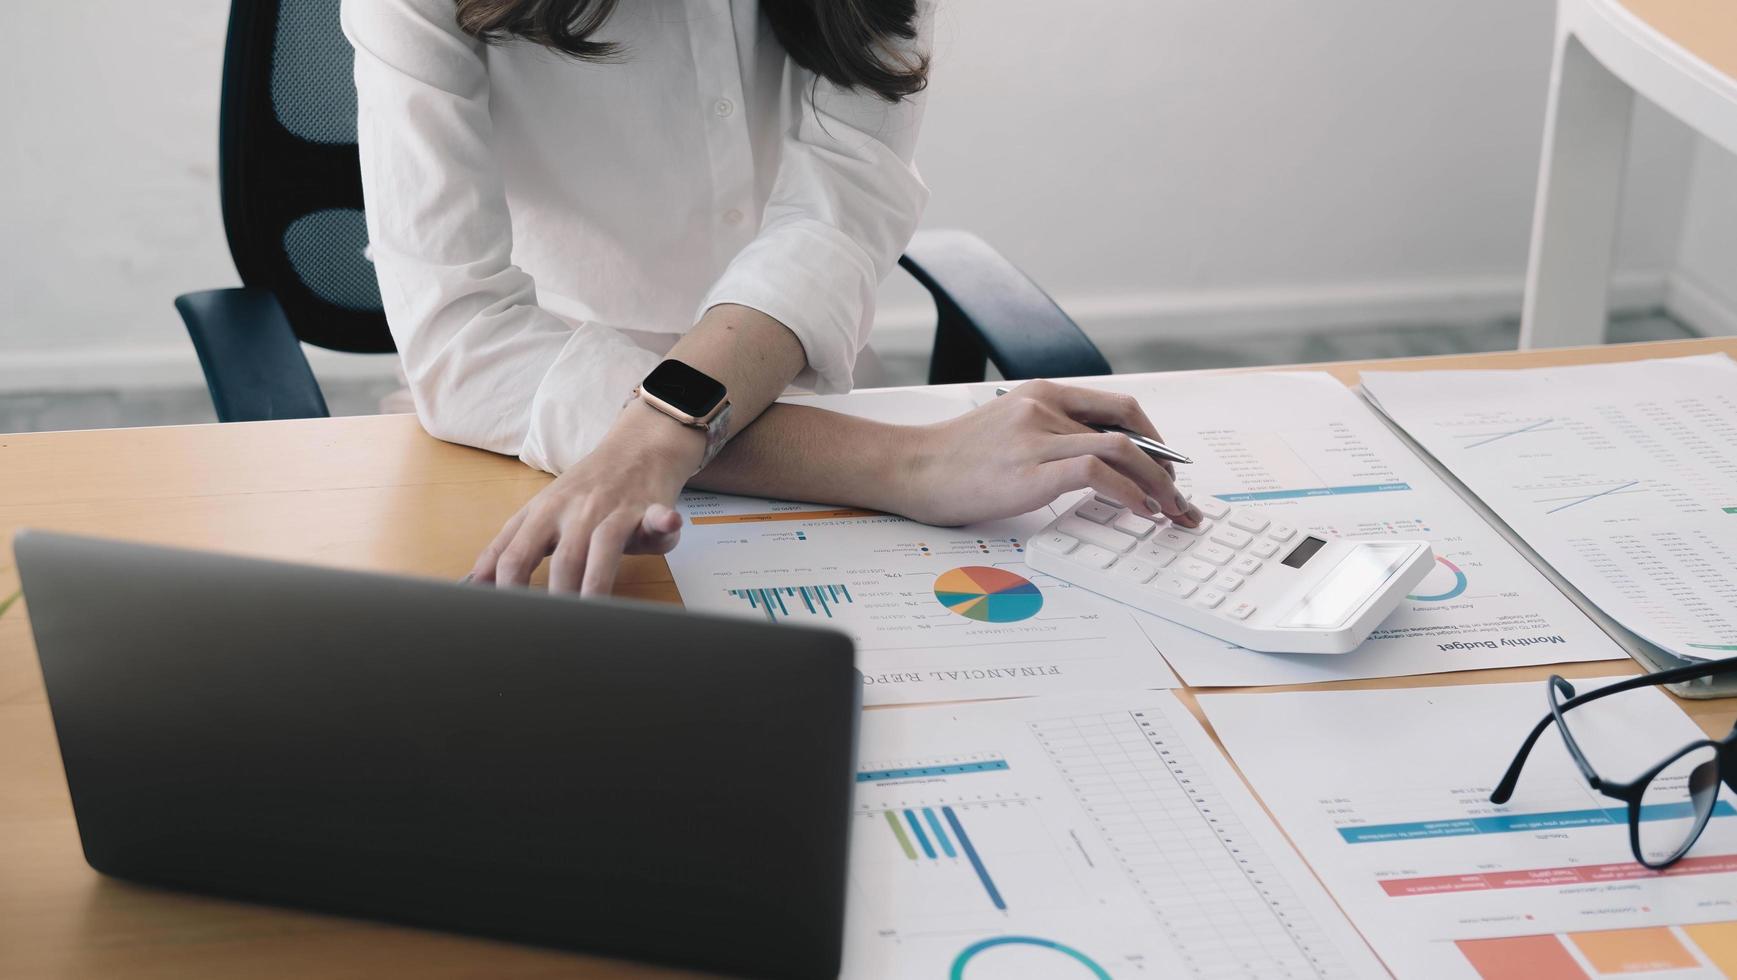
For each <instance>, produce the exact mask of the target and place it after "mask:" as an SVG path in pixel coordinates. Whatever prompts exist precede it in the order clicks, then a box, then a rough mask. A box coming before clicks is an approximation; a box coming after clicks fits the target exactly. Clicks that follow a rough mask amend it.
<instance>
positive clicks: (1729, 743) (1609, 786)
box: [1490, 657, 1737, 871]
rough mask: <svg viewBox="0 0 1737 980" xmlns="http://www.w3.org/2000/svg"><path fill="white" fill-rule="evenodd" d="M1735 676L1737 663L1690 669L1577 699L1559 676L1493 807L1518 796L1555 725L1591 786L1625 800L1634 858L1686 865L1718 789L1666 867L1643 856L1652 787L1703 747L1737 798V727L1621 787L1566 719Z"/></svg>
mask: <svg viewBox="0 0 1737 980" xmlns="http://www.w3.org/2000/svg"><path fill="white" fill-rule="evenodd" d="M1731 673H1737V657H1732V658H1728V659H1725V660H1710V661H1707V662H1705V663H1696V664H1689V665H1687V666H1684V667H1674V668H1672V669H1670V670H1661V671H1657V672H1655V673H1651V674H1640V675H1637V676H1635V677H1630V678H1628V679H1626V680H1622V681H1618V682H1617V683H1615V684H1609V685H1606V686H1604V687H1601V688H1599V689H1598V690H1596V691H1588V692H1587V693H1585V694H1576V693H1575V691H1574V685H1573V684H1571V683H1569V682H1568V680H1567V679H1566V678H1564V677H1562V676H1561V675H1559V674H1552V675H1551V676H1550V680H1549V682H1548V683H1549V698H1550V713H1549V714H1547V715H1545V716H1544V717H1543V718H1542V719H1540V720H1539V721H1538V724H1536V725H1533V726H1532V731H1531V732H1530V733H1528V734H1527V735H1526V740H1525V741H1524V742H1521V743H1520V751H1519V752H1517V753H1515V755H1514V761H1513V762H1511V763H1509V764H1508V771H1507V772H1505V773H1503V774H1502V781H1501V782H1500V783H1497V784H1496V789H1495V791H1494V792H1492V793H1491V794H1490V802H1491V803H1495V804H1498V805H1500V804H1503V803H1506V802H1508V800H1509V799H1510V798H1511V797H1512V796H1513V795H1514V787H1515V786H1517V785H1518V784H1519V782H1520V770H1521V769H1523V768H1525V765H1526V757H1527V756H1529V755H1530V754H1531V753H1532V746H1533V745H1535V744H1537V742H1538V738H1539V736H1541V735H1543V734H1544V730H1545V729H1546V728H1549V727H1550V725H1551V723H1552V722H1554V723H1555V725H1556V730H1557V731H1559V732H1561V733H1562V744H1563V745H1564V746H1566V747H1567V749H1568V754H1569V756H1570V757H1572V758H1573V759H1574V764H1575V765H1577V766H1579V767H1580V773H1581V775H1583V776H1585V777H1586V781H1587V783H1588V784H1590V785H1591V786H1592V788H1593V789H1595V790H1598V791H1599V792H1600V793H1603V794H1604V795H1605V796H1608V797H1610V798H1611V799H1613V800H1621V801H1622V802H1623V803H1625V804H1627V805H1628V843H1629V849H1630V850H1631V851H1633V852H1634V858H1635V860H1636V861H1639V862H1640V863H1641V864H1642V865H1644V866H1645V867H1648V868H1651V869H1652V870H1654V871H1662V870H1664V869H1665V868H1668V867H1670V866H1671V865H1673V864H1676V863H1677V862H1678V861H1680V860H1682V858H1683V855H1685V854H1687V853H1689V849H1690V848H1692V847H1694V846H1695V842H1696V841H1697V840H1699V839H1700V837H1701V831H1703V830H1705V829H1706V827H1707V822H1708V821H1709V820H1711V819H1712V816H1713V811H1714V810H1715V809H1717V808H1718V805H1719V798H1718V793H1717V787H1715V792H1714V796H1713V805H1712V806H1710V807H1708V808H1707V812H1706V814H1704V815H1702V816H1701V818H1700V822H1699V823H1697V824H1696V825H1695V829H1694V832H1693V833H1691V834H1689V835H1688V836H1687V837H1686V838H1685V839H1684V841H1683V846H1682V847H1681V848H1679V849H1678V850H1677V851H1676V852H1675V853H1674V854H1672V855H1671V856H1670V857H1668V858H1666V859H1665V860H1663V861H1649V860H1647V857H1646V855H1645V853H1643V852H1642V851H1641V844H1640V825H1641V798H1642V797H1643V796H1644V795H1645V794H1646V790H1647V786H1648V785H1650V784H1651V783H1652V781H1653V779H1655V778H1656V777H1657V776H1658V775H1659V773H1661V772H1664V771H1665V770H1666V769H1668V768H1670V766H1671V765H1672V764H1673V763H1675V762H1676V761H1677V760H1679V759H1681V758H1682V757H1683V756H1685V755H1688V754H1689V753H1690V752H1694V751H1695V750H1697V749H1700V748H1703V747H1708V748H1711V749H1712V750H1713V751H1714V753H1715V759H1716V760H1717V762H1718V766H1719V780H1720V782H1723V783H1724V784H1725V787H1726V788H1727V789H1729V790H1730V791H1731V792H1732V793H1737V724H1734V725H1733V726H1732V727H1731V734H1729V735H1726V736H1725V737H1724V739H1722V740H1718V741H1715V740H1714V739H1710V738H1702V739H1696V740H1695V741H1693V742H1690V743H1689V744H1688V745H1685V746H1683V747H1682V748H1680V749H1678V750H1677V751H1675V752H1672V753H1671V754H1670V755H1669V756H1667V757H1666V758H1665V760H1664V761H1663V762H1660V763H1659V764H1658V765H1656V766H1654V767H1652V768H1651V769H1648V770H1647V771H1646V772H1644V773H1641V774H1640V775H1639V776H1638V777H1636V778H1635V779H1634V780H1633V781H1632V782H1627V783H1617V782H1611V781H1610V780H1607V779H1604V778H1602V777H1600V776H1599V775H1598V772H1597V770H1595V769H1593V768H1592V763H1590V762H1588V761H1587V759H1586V753H1585V752H1583V751H1582V750H1581V748H1580V743H1579V742H1578V741H1577V740H1576V739H1575V738H1574V733H1573V732H1571V731H1569V729H1568V725H1567V723H1566V722H1564V720H1563V717H1562V716H1563V715H1564V714H1566V713H1567V712H1568V711H1569V710H1570V709H1573V708H1578V707H1579V706H1581V705H1583V704H1587V703H1589V702H1592V701H1597V700H1598V699H1599V698H1604V697H1609V696H1611V695H1613V694H1621V693H1623V692H1624V691H1633V690H1635V689H1637V688H1642V687H1654V686H1656V685H1659V684H1677V683H1680V682H1683V681H1692V680H1698V679H1700V678H1703V677H1718V676H1721V675H1724V674H1731ZM1559 696H1561V697H1566V700H1561V699H1560V697H1559Z"/></svg>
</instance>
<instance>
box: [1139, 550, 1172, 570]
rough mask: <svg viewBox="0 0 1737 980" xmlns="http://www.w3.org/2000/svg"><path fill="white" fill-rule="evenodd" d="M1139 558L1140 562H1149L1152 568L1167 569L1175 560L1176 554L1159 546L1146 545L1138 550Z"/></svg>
mask: <svg viewBox="0 0 1737 980" xmlns="http://www.w3.org/2000/svg"><path fill="white" fill-rule="evenodd" d="M1139 556H1140V559H1141V560H1142V561H1149V562H1151V563H1152V567H1154V568H1167V567H1169V565H1170V563H1171V562H1173V561H1175V560H1176V552H1174V551H1171V550H1170V549H1169V548H1166V547H1164V546H1163V545H1161V544H1147V545H1146V547H1144V548H1141V549H1140V551H1139Z"/></svg>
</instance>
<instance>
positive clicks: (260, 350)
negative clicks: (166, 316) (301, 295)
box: [175, 289, 331, 422]
mask: <svg viewBox="0 0 1737 980" xmlns="http://www.w3.org/2000/svg"><path fill="white" fill-rule="evenodd" d="M175 309H177V310H179V311H180V313H181V319H182V321H183V322H185V323H186V324H187V333H188V334H189V335H191V336H192V338H193V349H194V350H195V351H197V352H198V353H199V365H200V367H203V368H204V369H205V386H206V387H207V388H209V389H210V390H211V403H212V405H214V406H215V407H216V409H217V420H218V421H219V422H262V421H267V420H270V419H313V418H325V417H326V416H327V415H329V414H331V413H330V412H328V411H327V410H326V399H325V396H324V395H323V394H321V393H320V383H319V382H318V381H316V380H314V372H313V371H312V370H311V369H310V368H309V367H308V359H307V356H306V355H304V354H303V353H302V345H301V342H300V341H298V340H296V335H295V331H293V330H291V329H290V325H289V320H288V319H287V318H285V316H284V312H283V307H282V306H280V305H278V301H277V297H276V296H273V295H272V294H271V293H269V292H266V291H265V290H263V289H213V290H209V291H207V292H203V293H188V294H187V295H185V296H177V297H175Z"/></svg>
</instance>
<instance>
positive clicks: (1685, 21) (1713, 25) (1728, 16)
mask: <svg viewBox="0 0 1737 980" xmlns="http://www.w3.org/2000/svg"><path fill="white" fill-rule="evenodd" d="M1621 3H1622V5H1623V6H1624V7H1627V8H1628V9H1629V11H1630V12H1631V13H1633V14H1634V15H1635V16H1636V17H1639V18H1640V19H1641V20H1643V21H1645V22H1646V23H1647V26H1649V27H1651V28H1652V29H1653V30H1655V31H1658V32H1659V33H1660V34H1663V35H1664V36H1665V37H1668V38H1670V39H1671V40H1672V41H1675V42H1676V43H1678V44H1680V45H1682V46H1683V47H1684V48H1686V49H1688V51H1689V53H1690V54H1693V55H1694V56H1695V57H1697V58H1700V59H1701V60H1702V61H1705V62H1706V63H1707V64H1709V65H1712V66H1713V67H1714V68H1717V69H1718V70H1719V71H1720V72H1722V73H1724V74H1725V75H1727V76H1729V77H1731V78H1737V5H1734V4H1732V3H1730V2H1729V0H1621Z"/></svg>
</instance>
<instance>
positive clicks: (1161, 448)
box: [995, 387, 1194, 463]
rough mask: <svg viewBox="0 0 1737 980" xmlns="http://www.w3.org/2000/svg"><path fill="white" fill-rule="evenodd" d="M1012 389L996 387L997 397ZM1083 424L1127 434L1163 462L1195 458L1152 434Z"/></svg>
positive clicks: (1117, 433) (1187, 460) (1110, 426)
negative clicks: (1167, 444) (1189, 456)
mask: <svg viewBox="0 0 1737 980" xmlns="http://www.w3.org/2000/svg"><path fill="white" fill-rule="evenodd" d="M1012 390H1013V389H1012V388H1006V387H998V388H996V389H995V397H997V398H1000V397H1001V396H1002V395H1005V394H1007V393H1008V392H1010V391H1012ZM1082 424H1084V425H1087V426H1090V427H1091V428H1094V429H1096V430H1098V431H1099V432H1113V433H1115V434H1116V435H1119V436H1127V437H1128V441H1129V442H1132V443H1133V444H1134V445H1136V446H1139V447H1140V450H1141V451H1142V452H1144V453H1145V454H1146V455H1148V456H1150V457H1152V458H1153V459H1155V460H1157V461H1159V462H1160V463H1163V462H1171V463H1192V462H1194V460H1192V459H1189V458H1188V457H1187V456H1184V455H1182V454H1181V453H1179V452H1177V451H1176V450H1174V449H1171V448H1170V447H1169V446H1166V445H1164V444H1163V443H1161V442H1159V441H1158V440H1156V439H1154V438H1152V437H1151V436H1143V435H1141V434H1140V433H1138V432H1133V431H1130V430H1128V429H1124V428H1122V427H1121V426H1119V425H1099V424H1098V423H1096V422H1085V423H1082Z"/></svg>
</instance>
